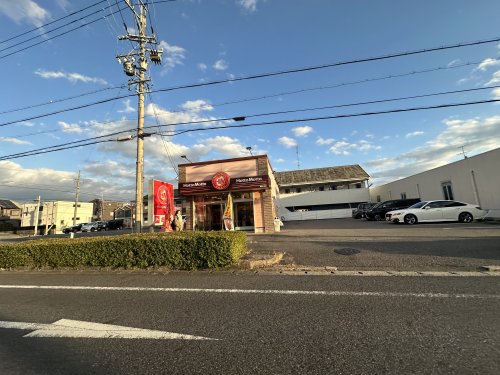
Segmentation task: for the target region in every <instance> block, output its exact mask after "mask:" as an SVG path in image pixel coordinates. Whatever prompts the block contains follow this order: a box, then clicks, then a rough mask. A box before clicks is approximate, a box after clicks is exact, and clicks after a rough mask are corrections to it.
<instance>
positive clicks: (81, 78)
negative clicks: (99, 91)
mask: <svg viewBox="0 0 500 375" xmlns="http://www.w3.org/2000/svg"><path fill="white" fill-rule="evenodd" d="M35 74H36V75H37V76H39V77H42V78H45V79H57V78H64V79H66V80H68V81H70V82H71V83H76V82H84V83H89V82H90V83H99V84H101V85H107V84H108V83H107V82H106V80H104V79H102V78H97V77H89V76H85V75H83V74H80V73H66V72H61V71H60V72H55V71H49V70H45V69H37V70H36V71H35Z"/></svg>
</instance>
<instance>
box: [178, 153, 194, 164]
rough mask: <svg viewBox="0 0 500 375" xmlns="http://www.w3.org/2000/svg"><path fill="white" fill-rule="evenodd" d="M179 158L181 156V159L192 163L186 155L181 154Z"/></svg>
mask: <svg viewBox="0 0 500 375" xmlns="http://www.w3.org/2000/svg"><path fill="white" fill-rule="evenodd" d="M181 158H182V159H186V160H187V161H188V162H189V163H192V161H191V160H189V159H188V157H187V156H186V155H181Z"/></svg>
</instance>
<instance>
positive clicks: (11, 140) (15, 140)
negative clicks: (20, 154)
mask: <svg viewBox="0 0 500 375" xmlns="http://www.w3.org/2000/svg"><path fill="white" fill-rule="evenodd" d="M0 142H5V143H12V144H15V145H32V144H33V143H31V142H28V141H23V140H21V139H18V138H8V137H0Z"/></svg>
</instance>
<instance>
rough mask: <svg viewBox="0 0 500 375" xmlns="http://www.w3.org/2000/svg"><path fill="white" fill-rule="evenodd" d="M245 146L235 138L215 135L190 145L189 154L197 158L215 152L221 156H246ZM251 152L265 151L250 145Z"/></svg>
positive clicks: (257, 153) (255, 153)
mask: <svg viewBox="0 0 500 375" xmlns="http://www.w3.org/2000/svg"><path fill="white" fill-rule="evenodd" d="M246 147H247V146H246V145H244V144H242V143H241V142H240V141H239V140H238V139H237V138H231V137H226V136H216V137H212V138H204V139H200V140H199V141H198V143H197V144H195V145H193V146H192V147H190V153H191V155H195V157H196V158H197V159H200V158H201V157H202V156H205V155H208V154H209V153H216V154H219V155H222V156H223V157H241V156H248V150H247V149H246ZM252 153H253V154H254V155H259V154H263V153H265V151H264V150H260V149H258V148H256V147H252ZM190 159H191V157H190Z"/></svg>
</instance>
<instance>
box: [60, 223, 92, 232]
mask: <svg viewBox="0 0 500 375" xmlns="http://www.w3.org/2000/svg"><path fill="white" fill-rule="evenodd" d="M85 224H87V223H80V224H77V225H73V226H72V227H67V228H64V229H63V233H66V234H67V233H76V232H80V231H81V230H82V225H85Z"/></svg>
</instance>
